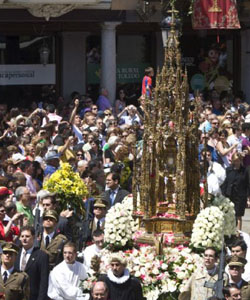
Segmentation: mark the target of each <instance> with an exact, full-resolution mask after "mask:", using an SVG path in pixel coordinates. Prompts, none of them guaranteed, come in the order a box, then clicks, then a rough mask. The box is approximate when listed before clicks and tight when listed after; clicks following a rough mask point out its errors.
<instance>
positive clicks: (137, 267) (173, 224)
mask: <svg viewBox="0 0 250 300" xmlns="http://www.w3.org/2000/svg"><path fill="white" fill-rule="evenodd" d="M174 17H175V16H174V10H172V24H171V32H170V35H169V39H168V41H167V45H166V48H165V62H164V66H163V68H162V71H161V72H160V73H158V74H157V77H156V87H155V90H154V94H153V100H152V99H149V98H146V100H145V107H144V113H145V119H144V136H143V144H142V146H141V147H139V148H136V147H134V168H133V195H130V196H128V197H126V198H125V199H124V200H123V202H122V203H121V204H116V205H115V206H114V207H112V208H111V209H110V210H109V212H108V213H107V216H106V222H105V232H104V236H105V244H106V246H105V248H104V249H103V250H102V253H101V259H100V261H98V263H97V264H94V265H93V270H92V272H91V274H90V277H89V278H88V279H87V280H86V281H84V282H83V283H82V284H83V289H85V290H89V289H90V287H91V285H92V283H93V281H96V280H97V278H98V276H99V274H101V273H106V272H107V270H108V269H109V265H108V262H109V257H110V255H111V253H112V252H114V251H117V252H119V254H120V255H122V256H124V257H126V259H127V262H128V269H129V271H130V272H131V273H132V274H133V275H134V276H135V277H137V278H138V279H139V280H140V281H141V284H142V287H143V294H144V297H145V299H148V300H157V299H159V300H170V299H172V300H174V299H176V300H177V299H178V295H179V293H180V292H181V291H182V288H183V287H184V285H185V283H186V281H187V280H188V279H189V278H190V276H191V275H192V273H193V272H194V271H195V269H196V268H197V267H198V266H199V265H200V264H201V263H202V258H201V256H200V255H199V254H197V253H200V252H202V250H204V249H205V248H206V247H207V246H215V247H216V248H218V249H220V248H221V245H222V244H221V241H222V237H223V235H224V234H225V235H227V236H230V235H233V234H234V233H235V231H236V230H235V225H234V224H235V219H234V218H235V217H234V208H233V206H232V205H231V203H230V201H229V200H228V199H226V198H224V197H222V196H219V197H215V199H213V200H212V201H211V202H208V198H207V193H206V192H205V193H204V195H205V196H204V198H203V199H201V197H200V187H199V183H200V166H199V161H198V144H199V138H198V137H199V135H198V120H197V118H198V116H199V113H198V112H199V103H198V101H195V102H194V103H191V102H190V101H189V95H188V80H187V74H186V72H183V70H182V67H181V54H180V49H179V41H178V37H177V35H176V32H175V27H174ZM201 202H203V203H202V206H203V207H204V209H203V210H201V211H200V207H201ZM190 242H191V243H190Z"/></svg>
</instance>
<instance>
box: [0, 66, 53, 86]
mask: <svg viewBox="0 0 250 300" xmlns="http://www.w3.org/2000/svg"><path fill="white" fill-rule="evenodd" d="M55 83H56V65H55V64H49V65H46V66H44V65H0V85H36V84H39V85H41V84H55Z"/></svg>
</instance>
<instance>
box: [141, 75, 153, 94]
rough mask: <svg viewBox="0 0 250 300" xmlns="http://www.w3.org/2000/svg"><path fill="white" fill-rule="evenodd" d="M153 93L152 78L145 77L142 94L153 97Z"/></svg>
mask: <svg viewBox="0 0 250 300" xmlns="http://www.w3.org/2000/svg"><path fill="white" fill-rule="evenodd" d="M147 88H148V90H147ZM151 92H152V78H151V77H149V76H147V75H145V76H144V77H143V80H142V90H141V94H142V95H147V96H148V97H151Z"/></svg>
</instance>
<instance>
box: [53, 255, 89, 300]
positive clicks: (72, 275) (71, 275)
mask: <svg viewBox="0 0 250 300" xmlns="http://www.w3.org/2000/svg"><path fill="white" fill-rule="evenodd" d="M86 278H87V273H86V271H85V268H84V266H83V264H81V263H79V262H78V261H76V262H75V263H73V264H67V263H66V262H65V261H63V262H61V263H60V264H59V265H57V266H56V267H55V268H54V269H53V270H52V271H51V273H50V276H49V288H48V296H49V298H50V299H52V300H86V299H89V295H86V294H83V292H82V289H81V288H80V287H79V285H80V281H81V280H84V279H86Z"/></svg>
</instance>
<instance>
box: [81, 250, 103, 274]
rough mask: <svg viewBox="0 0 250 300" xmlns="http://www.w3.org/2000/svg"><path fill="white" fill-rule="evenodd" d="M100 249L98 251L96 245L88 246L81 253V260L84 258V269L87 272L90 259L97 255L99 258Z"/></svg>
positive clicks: (89, 266) (89, 267)
mask: <svg viewBox="0 0 250 300" xmlns="http://www.w3.org/2000/svg"><path fill="white" fill-rule="evenodd" d="M100 252H101V249H99V248H98V247H97V246H96V244H93V245H90V246H88V247H86V248H85V250H84V251H83V258H84V261H83V263H84V267H85V268H86V271H87V272H89V270H90V269H91V260H92V258H93V257H94V256H95V255H97V256H98V257H100Z"/></svg>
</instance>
